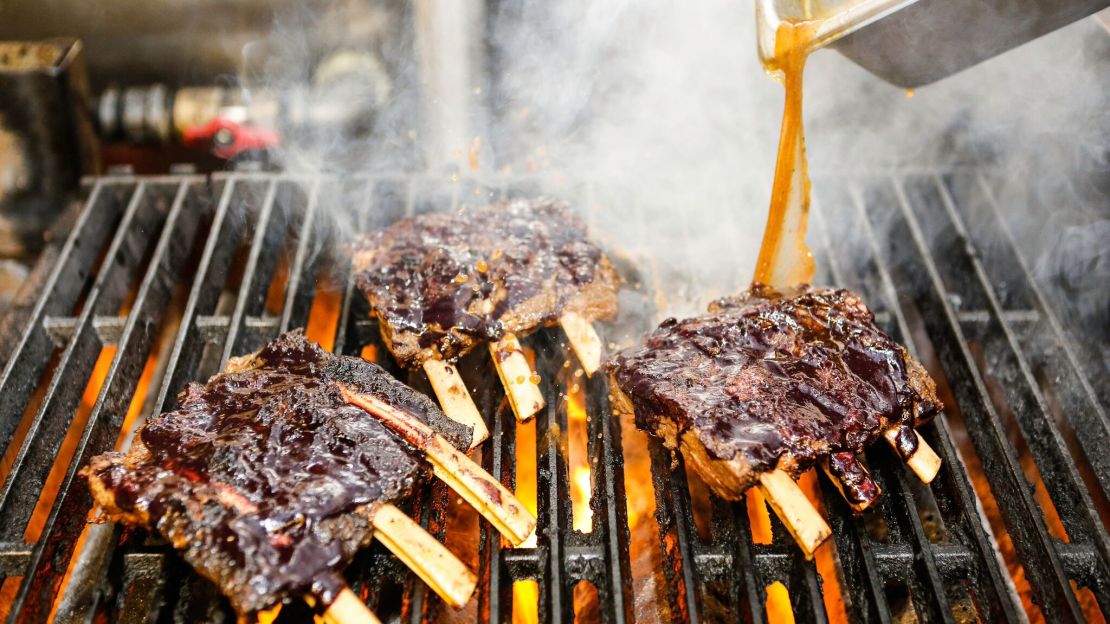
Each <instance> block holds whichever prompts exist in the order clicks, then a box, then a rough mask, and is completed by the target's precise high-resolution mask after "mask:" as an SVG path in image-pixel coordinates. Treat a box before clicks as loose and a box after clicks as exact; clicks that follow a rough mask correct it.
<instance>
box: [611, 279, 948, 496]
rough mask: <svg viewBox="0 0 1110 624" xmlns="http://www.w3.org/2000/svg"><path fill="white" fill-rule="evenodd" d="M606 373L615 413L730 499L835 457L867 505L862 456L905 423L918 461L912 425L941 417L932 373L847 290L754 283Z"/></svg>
mask: <svg viewBox="0 0 1110 624" xmlns="http://www.w3.org/2000/svg"><path fill="white" fill-rule="evenodd" d="M609 370H610V374H611V376H612V378H613V388H614V389H616V391H615V392H614V405H615V406H616V407H617V408H618V409H624V410H631V411H633V412H634V414H635V419H636V424H637V426H638V427H640V428H641V429H644V430H645V431H647V432H649V433H652V434H654V435H656V436H659V437H660V438H662V439H663V441H664V443H665V444H666V445H667V446H668V447H669V448H672V449H678V448H681V449H682V450H683V452H684V453H685V454H686V456H687V461H688V462H689V463H691V464H692V465H693V466H695V468H697V469H698V470H699V472H700V473H701V475H702V477H703V478H704V479H705V481H706V482H707V484H708V485H709V486H710V487H711V488H712V489H713V490H714V492H716V493H717V494H718V495H719V496H722V497H725V498H729V499H737V498H738V497H739V496H740V494H741V493H742V492H743V491H744V490H746V489H747V488H749V487H751V486H752V485H755V484H756V483H757V480H758V478H759V475H760V473H763V472H767V471H771V470H774V469H776V468H778V469H783V470H786V471H787V472H789V473H791V474H793V475H795V476H797V475H798V474H800V473H801V472H802V471H804V470H806V469H808V468H809V467H811V466H813V465H814V464H815V463H817V462H818V461H823V460H828V465H829V468H830V470H831V471H832V472H833V473H834V474H836V475H837V476H838V477H840V480H841V483H842V485H843V486H844V488H845V493H846V496H847V497H848V499H849V500H851V501H852V502H859V503H869V502H871V501H872V500H874V498H875V497H876V496H877V495H878V492H877V490H876V489H874V483H873V482H872V481H871V480H870V479H869V478H867V477H866V471H865V469H864V467H863V466H862V464H860V463H859V459H858V458H857V457H856V456H857V455H858V454H859V453H860V452H861V451H863V449H864V448H865V447H866V446H868V445H869V444H871V443H873V442H874V441H875V440H876V439H878V437H879V436H880V434H881V433H882V432H883V431H885V430H887V429H888V428H890V427H892V426H896V427H898V428H899V429H898V437H897V447H898V450H899V452H900V453H901V454H902V455H903V457H909V456H910V455H912V454H913V452H914V451H915V450H916V445H917V437H916V435H915V434H914V431H913V428H914V427H916V426H918V425H921V424H923V423H924V422H926V421H928V420H929V419H931V418H932V417H933V416H934V415H935V414H936V413H937V412H938V411H939V410H940V409H941V404H940V401H939V400H938V399H937V396H936V388H935V384H934V383H933V381H932V379H930V377H929V375H928V373H927V372H926V371H925V369H924V368H923V367H922V366H921V364H920V363H918V362H917V361H916V360H914V359H913V358H912V357H910V356H909V354H908V353H907V352H906V350H905V348H903V347H902V346H901V345H899V344H898V343H896V342H894V341H893V340H892V339H891V338H890V337H889V336H888V335H886V334H885V333H883V332H882V331H881V330H880V329H879V328H878V327H876V326H875V317H874V315H873V314H872V313H871V311H870V310H869V309H868V308H867V306H866V305H865V304H864V303H863V301H862V300H861V299H860V298H859V297H858V296H857V295H855V294H854V293H852V292H850V291H847V290H834V289H811V288H802V289H800V290H798V291H796V292H792V293H780V292H777V291H775V290H773V289H771V288H768V287H765V286H762V285H759V284H756V285H753V286H752V288H751V289H750V290H748V291H746V292H744V293H742V294H740V295H739V296H736V297H730V298H727V299H722V300H720V301H717V302H714V303H713V304H712V305H711V306H710V307H709V313H708V314H705V315H703V316H699V317H695V318H691V319H686V320H682V321H679V320H676V319H673V318H672V319H668V320H666V321H664V322H663V323H662V324H661V325H660V326H659V328H658V329H656V330H655V331H654V332H653V333H651V334H650V335H649V336H648V337H647V339H646V340H645V341H644V344H643V346H641V347H638V348H634V349H631V350H628V351H625V352H623V353H621V354H619V355H617V356H616V357H614V358H613V360H612V361H611V362H610V363H609Z"/></svg>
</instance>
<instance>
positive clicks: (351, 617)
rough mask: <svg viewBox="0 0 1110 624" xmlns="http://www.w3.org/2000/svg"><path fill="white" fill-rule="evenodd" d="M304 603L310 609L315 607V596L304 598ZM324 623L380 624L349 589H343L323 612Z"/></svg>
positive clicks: (376, 617)
mask: <svg viewBox="0 0 1110 624" xmlns="http://www.w3.org/2000/svg"><path fill="white" fill-rule="evenodd" d="M304 601H305V602H307V603H308V606H310V607H315V606H316V602H317V601H316V597H315V596H308V595H306V596H305V597H304ZM324 621H325V622H327V623H328V624H382V621H381V620H379V619H378V616H376V615H374V612H373V611H371V610H370V609H369V608H367V606H366V605H364V604H362V601H361V600H359V599H358V596H356V595H355V593H354V592H353V591H351V589H350V588H349V587H344V588H343V591H341V592H339V595H338V596H336V597H335V600H333V601H332V603H331V605H329V606H328V609H327V611H324Z"/></svg>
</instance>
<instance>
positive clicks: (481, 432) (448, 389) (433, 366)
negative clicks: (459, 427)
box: [424, 360, 489, 448]
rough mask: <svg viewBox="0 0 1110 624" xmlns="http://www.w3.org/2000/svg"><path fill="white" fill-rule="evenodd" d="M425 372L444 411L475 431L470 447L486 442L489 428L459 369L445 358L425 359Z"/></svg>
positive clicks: (452, 418)
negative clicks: (444, 359) (445, 360)
mask: <svg viewBox="0 0 1110 624" xmlns="http://www.w3.org/2000/svg"><path fill="white" fill-rule="evenodd" d="M424 372H425V373H426V374H427V375H428V381H429V382H431V384H432V390H434V391H435V393H436V398H437V399H439V406H440V407H442V408H443V413H444V414H445V415H446V416H447V417H448V418H450V419H451V420H453V421H455V422H457V423H461V424H463V425H466V426H468V427H470V429H471V430H472V431H473V432H474V435H473V437H472V438H471V439H470V448H474V447H476V446H478V445H479V444H481V443H482V442H485V441H486V440H487V439H488V438H489V429H487V428H486V421H485V420H483V419H482V414H481V413H480V412H479V411H478V406H477V405H474V399H473V398H471V396H470V392H468V391H467V389H466V384H464V383H463V380H462V377H460V376H459V370H458V369H457V368H455V366H454V365H453V364H450V363H448V362H444V361H443V360H425V361H424Z"/></svg>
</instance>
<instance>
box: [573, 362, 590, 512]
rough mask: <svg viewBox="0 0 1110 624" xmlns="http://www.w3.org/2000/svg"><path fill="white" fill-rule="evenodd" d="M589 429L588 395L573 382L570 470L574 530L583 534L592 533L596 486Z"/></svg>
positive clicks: (579, 385)
mask: <svg viewBox="0 0 1110 624" xmlns="http://www.w3.org/2000/svg"><path fill="white" fill-rule="evenodd" d="M576 374H577V373H576ZM586 428H587V414H586V393H585V391H584V390H583V389H582V384H581V383H578V382H576V381H571V382H570V388H568V389H567V469H568V471H569V474H570V501H571V507H572V509H573V514H574V520H573V526H574V530H576V531H581V532H583V533H589V532H590V531H591V530H593V515H594V514H593V509H591V508H590V498H591V494H592V492H593V486H592V483H591V482H590V480H591V473H590V459H589V454H588V452H587V433H586Z"/></svg>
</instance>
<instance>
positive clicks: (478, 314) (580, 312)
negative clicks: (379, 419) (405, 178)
mask: <svg viewBox="0 0 1110 624" xmlns="http://www.w3.org/2000/svg"><path fill="white" fill-rule="evenodd" d="M354 270H355V275H356V277H355V280H356V281H355V283H356V285H357V286H358V288H359V289H360V290H361V291H362V293H363V294H364V295H365V296H366V298H367V300H368V301H369V303H370V308H371V312H372V314H373V315H374V316H375V317H377V319H378V322H379V326H380V328H381V333H382V338H383V342H384V343H385V344H386V346H387V347H388V348H389V350H390V352H391V353H392V354H393V356H394V358H395V359H396V360H397V362H398V363H399V364H400V365H401V366H402V367H404V368H408V369H416V368H423V369H424V370H425V371H426V372H427V373H428V376H429V380H430V381H431V383H432V386H433V388H434V389H435V391H436V395H437V398H439V399H440V403H441V405H443V407H444V410H445V411H446V412H447V413H448V415H450V416H453V417H457V418H458V420H460V422H465V423H467V424H469V425H471V426H473V427H475V428H476V429H481V431H479V432H478V435H476V436H475V438H474V440H473V441H472V443H473V444H478V443H480V442H481V441H482V439H484V438H485V435H486V434H485V431H484V429H483V427H484V426H483V425H481V419H480V417H478V418H477V421H475V416H476V414H477V410H476V409H473V403H472V401H471V400H470V396H469V393H467V391H466V388H465V387H464V386H463V385H462V381H461V379H460V378H459V377H458V371H457V370H455V368H454V363H455V362H456V361H457V360H458V358H459V357H461V356H463V355H465V354H466V353H467V352H469V351H471V350H472V349H474V348H475V347H477V346H479V345H481V344H483V343H488V344H489V345H490V350H491V354H492V357H493V361H494V363H495V365H496V367H497V370H498V372H499V374H500V376H501V380H502V382H503V383H504V385H505V388H506V394H507V395H508V396H509V398H510V402H511V404H512V406H513V409H514V412H515V414H516V416H517V418H518V419H520V420H527V419H528V418H530V417H531V416H532V415H534V414H535V413H536V412H537V411H539V409H540V408H541V407H543V397H542V395H541V394H540V393H539V390H538V388H537V387H536V383H537V382H536V380H537V377H538V376H537V375H535V373H534V372H533V371H532V370H531V368H530V366H529V365H528V363H527V361H526V360H525V358H524V357H523V354H522V353H521V349H520V345H519V342H518V340H517V338H518V337H519V336H523V335H526V334H529V333H532V332H534V331H536V330H538V329H540V328H542V327H545V326H551V325H555V324H560V325H562V327H563V328H564V330H565V331H566V333H567V336H568V338H569V339H570V342H571V346H572V348H573V349H574V351H575V353H576V354H577V355H578V358H579V360H580V361H581V362H582V364H583V368H584V369H585V370H586V372H587V373H591V374H592V373H593V372H594V371H596V370H597V368H598V367H599V366H600V363H601V352H602V349H601V341H600V339H599V338H598V336H597V334H596V332H595V331H594V329H593V327H592V326H591V324H590V322H591V321H594V320H607V319H611V318H613V317H614V316H616V313H617V292H618V289H619V287H620V284H621V280H620V277H619V276H618V275H617V272H616V270H615V269H614V268H613V265H612V263H611V262H610V260H609V259H608V258H607V257H606V256H605V254H604V253H602V251H601V250H600V249H599V248H598V247H597V246H596V245H594V244H593V243H591V242H590V241H589V240H588V239H587V237H586V227H585V225H584V224H583V223H582V221H581V219H579V218H578V216H577V215H575V214H574V213H573V212H572V211H571V210H570V208H569V207H568V206H567V205H566V204H565V203H563V202H560V201H556V200H552V199H546V198H539V199H530V200H524V199H517V200H511V201H502V202H498V203H494V204H491V205H488V206H485V207H482V208H477V209H464V210H460V211H458V212H454V213H436V214H428V215H421V216H417V217H412V218H407V219H402V220H400V221H397V222H396V223H394V224H393V225H391V226H390V227H388V228H386V229H384V230H381V231H377V232H373V233H370V234H367V235H365V236H363V237H362V238H361V239H360V240H359V241H358V242H357V243H356V244H355V246H354Z"/></svg>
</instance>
